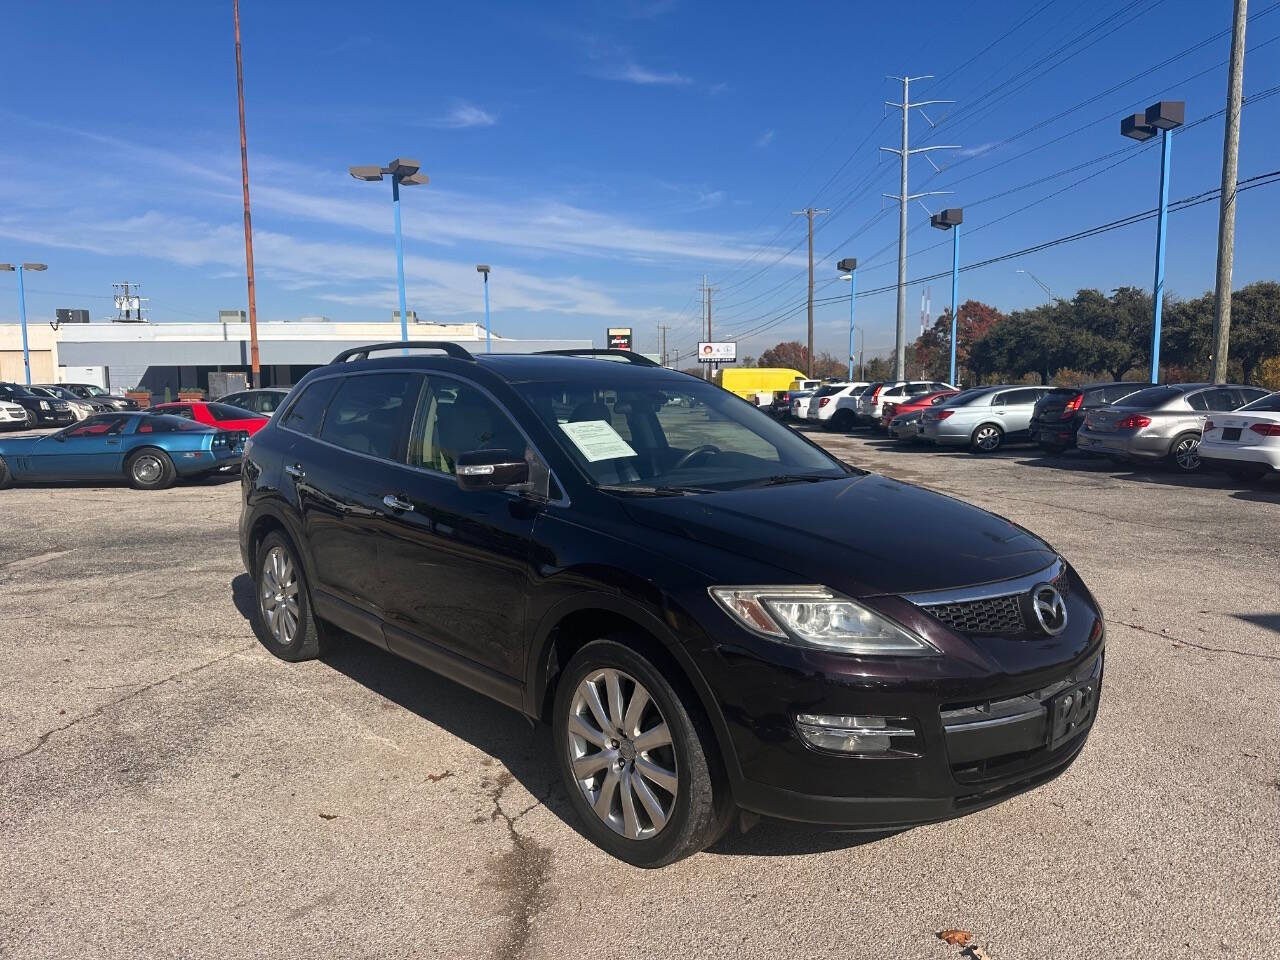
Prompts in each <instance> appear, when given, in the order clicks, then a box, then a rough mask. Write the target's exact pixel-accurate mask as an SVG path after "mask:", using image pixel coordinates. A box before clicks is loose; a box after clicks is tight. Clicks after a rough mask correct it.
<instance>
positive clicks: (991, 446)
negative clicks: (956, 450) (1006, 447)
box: [969, 423, 1004, 453]
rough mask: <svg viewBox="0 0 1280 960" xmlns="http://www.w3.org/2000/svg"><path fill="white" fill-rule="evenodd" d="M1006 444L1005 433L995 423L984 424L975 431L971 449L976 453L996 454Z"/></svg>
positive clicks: (971, 440)
mask: <svg viewBox="0 0 1280 960" xmlns="http://www.w3.org/2000/svg"><path fill="white" fill-rule="evenodd" d="M1002 443H1004V431H1003V430H1001V429H1000V428H999V427H997V426H996V425H995V424H994V423H984V424H983V425H982V426H980V427H978V429H976V430H974V431H973V436H972V437H970V438H969V449H970V450H971V451H972V452H974V453H995V452H996V451H997V450H999V449H1000V445H1001V444H1002Z"/></svg>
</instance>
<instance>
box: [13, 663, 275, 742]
mask: <svg viewBox="0 0 1280 960" xmlns="http://www.w3.org/2000/svg"><path fill="white" fill-rule="evenodd" d="M256 646H257V643H256V642H254V643H249V644H245V645H244V646H242V647H236V648H235V649H234V650H232V651H231V652H230V653H226V654H223V655H222V656H220V657H214V658H213V659H212V660H207V661H205V662H204V663H201V664H197V665H196V666H194V667H187V668H186V669H184V670H179V671H177V672H176V673H171V674H169V675H168V676H167V677H161V678H160V679H159V680H153V681H152V682H151V683H148V684H144V685H143V686H141V687H138V688H137V689H136V690H131V691H130V692H129V693H126V694H124V695H123V696H120V697H116V698H115V699H114V700H108V701H107V702H106V703H103V704H99V705H98V706H97V707H94V708H93V709H92V710H90V711H89V712H88V713H85V714H81V715H80V716H78V717H76V718H75V719H74V720H71V721H69V722H67V723H64V724H63V725H62V726H60V727H54V728H53V729H52V730H47V731H45V732H44V733H42V734H40V737H39V739H37V740H36V742H35V744H34V745H33V746H31V747H28V748H27V749H26V750H23V751H21V752H20V753H15V754H12V755H11V756H8V757H0V763H10V762H11V761H14V760H21V759H22V758H23V757H29V756H30V755H31V754H33V753H35V752H36V751H37V750H39V749H40V748H41V747H43V746H44V745H45V744H46V743H48V742H49V738H50V737H52V736H53V735H54V734H55V733H61V732H62V731H64V730H70V729H71V728H72V727H74V726H75V725H76V724H78V723H81V722H83V721H85V720H88V719H90V718H91V717H96V716H98V715H99V714H101V713H102V712H103V711H104V710H107V709H110V708H111V707H114V706H117V705H119V704H121V703H125V702H126V701H129V700H132V699H133V698H134V697H137V696H141V695H142V694H144V693H146V692H147V691H148V690H154V689H155V688H156V687H159V686H163V685H164V684H166V683H170V682H171V681H173V680H178V679H181V678H182V677H189V676H191V675H192V674H194V673H199V672H200V671H201V670H204V669H205V668H207V667H212V666H213V665H215V664H218V663H222V662H223V661H225V660H230V659H231V658H232V657H234V656H236V655H237V654H240V653H247V652H248V651H250V650H252V649H253V648H254V647H256Z"/></svg>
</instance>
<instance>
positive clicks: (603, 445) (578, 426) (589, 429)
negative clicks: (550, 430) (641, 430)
mask: <svg viewBox="0 0 1280 960" xmlns="http://www.w3.org/2000/svg"><path fill="white" fill-rule="evenodd" d="M560 429H561V430H563V431H564V432H565V434H566V435H567V436H568V437H569V439H570V440H572V441H573V445H574V446H575V447H577V448H578V449H579V450H580V451H581V452H582V455H583V456H584V457H586V458H587V461H588V462H589V463H595V462H596V461H597V460H618V459H620V458H622V457H634V456H635V455H636V452H635V451H634V450H632V449H631V445H630V444H629V443H627V441H625V440H623V439H622V437H620V436H618V431H616V430H614V429H613V427H612V426H610V425H609V424H608V423H606V422H605V421H604V420H583V421H580V422H578V423H562V424H560Z"/></svg>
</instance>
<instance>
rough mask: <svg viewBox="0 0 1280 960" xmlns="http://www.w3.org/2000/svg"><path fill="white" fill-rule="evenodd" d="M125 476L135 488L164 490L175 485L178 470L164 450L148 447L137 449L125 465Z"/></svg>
mask: <svg viewBox="0 0 1280 960" xmlns="http://www.w3.org/2000/svg"><path fill="white" fill-rule="evenodd" d="M124 471H125V476H127V477H128V478H129V485H130V486H132V487H133V489H135V490H163V489H165V488H166V487H171V486H173V482H174V481H175V480H177V479H178V471H177V470H176V469H174V466H173V461H172V460H171V459H169V455H168V454H167V453H165V452H164V451H163V450H156V449H155V448H154V447H146V448H144V449H142V450H139V451H137V452H136V453H134V454H133V455H132V456H130V457H129V460H128V462H127V463H125V465H124Z"/></svg>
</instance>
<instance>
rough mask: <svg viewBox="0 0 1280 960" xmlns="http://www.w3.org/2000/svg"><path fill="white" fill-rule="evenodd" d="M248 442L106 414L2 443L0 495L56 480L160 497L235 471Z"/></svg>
mask: <svg viewBox="0 0 1280 960" xmlns="http://www.w3.org/2000/svg"><path fill="white" fill-rule="evenodd" d="M246 436H247V434H246V433H245V432H244V431H241V430H218V429H216V428H215V427H209V426H205V425H204V424H202V423H194V422H193V421H191V420H186V419H184V418H182V417H174V416H168V415H156V414H145V413H104V414H99V415H97V416H93V417H89V418H87V419H85V420H81V421H80V422H79V423H77V424H74V425H72V426H70V427H67V428H66V429H65V430H59V431H58V432H57V433H49V434H45V435H44V436H39V437H8V438H5V439H0V489H3V488H5V487H11V486H13V485H14V484H15V483H42V482H45V481H53V480H121V479H123V480H127V481H128V482H129V483H130V484H132V485H133V486H134V487H136V488H137V489H139V490H161V489H163V488H165V487H168V486H172V484H173V482H174V481H175V480H177V479H178V477H200V476H206V475H208V474H211V473H215V472H217V471H219V470H227V469H231V468H233V467H236V466H238V465H239V463H240V457H241V455H242V454H243V453H244V442H245V438H246Z"/></svg>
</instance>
